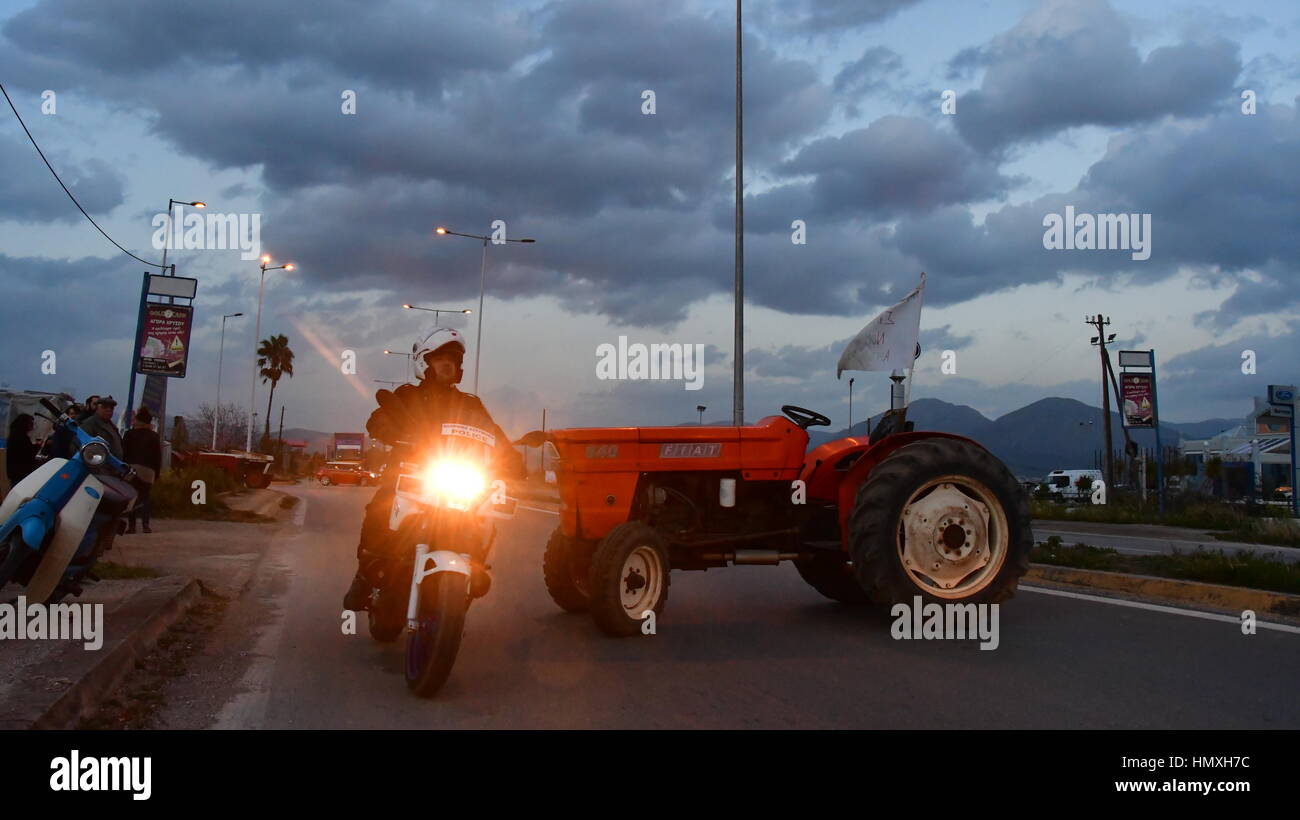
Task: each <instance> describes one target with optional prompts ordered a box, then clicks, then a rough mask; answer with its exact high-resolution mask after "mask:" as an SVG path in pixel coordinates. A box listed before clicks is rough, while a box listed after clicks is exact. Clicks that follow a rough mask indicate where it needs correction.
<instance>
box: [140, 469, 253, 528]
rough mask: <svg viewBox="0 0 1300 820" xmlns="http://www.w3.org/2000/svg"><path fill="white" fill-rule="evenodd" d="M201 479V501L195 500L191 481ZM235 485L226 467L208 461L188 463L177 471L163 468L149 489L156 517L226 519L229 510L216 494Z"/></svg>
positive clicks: (226, 490)
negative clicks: (195, 464) (199, 502)
mask: <svg viewBox="0 0 1300 820" xmlns="http://www.w3.org/2000/svg"><path fill="white" fill-rule="evenodd" d="M195 481H202V482H203V483H204V489H203V494H204V496H205V497H204V503H203V504H195V503H194V494H195V492H196V491H195V489H194V482H195ZM235 489H237V487H236V485H235V482H234V480H233V479H231V477H230V476H229V475H228V474H227V473H226V471H225V470H220V469H217V468H216V467H213V466H211V465H201V466H197V467H190V468H187V469H185V470H180V471H178V472H165V473H163V475H162V476H161V477H160V478H159V479H158V480H157V481H155V482H154V485H153V488H152V489H151V490H150V492H149V500H150V503H151V504H152V505H153V515H154V517H155V518H220V519H223V520H225V519H228V518H230V517H231V515H232V511H231V510H230V508H229V507H228V506H226V503H225V502H224V501H222V500H221V499H219V498H218V497H217V495H218V494H219V493H223V492H229V491H231V490H235Z"/></svg>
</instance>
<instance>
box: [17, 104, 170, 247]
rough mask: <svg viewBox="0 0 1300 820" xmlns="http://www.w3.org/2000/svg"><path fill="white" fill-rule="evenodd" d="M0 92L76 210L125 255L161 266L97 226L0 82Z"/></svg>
mask: <svg viewBox="0 0 1300 820" xmlns="http://www.w3.org/2000/svg"><path fill="white" fill-rule="evenodd" d="M0 93H2V94H4V95H5V102H7V103H9V108H10V109H11V110H12V111H13V112H14V116H15V117H17V118H18V124H19V125H21V126H22V127H23V133H25V134H26V135H27V139H29V140H31V143H32V147H33V148H35V149H36V153H38V154H40V155H41V160H42V161H43V162H44V163H45V167H46V168H49V169H50V173H51V174H54V180H55V182H58V183H59V187H60V188H62V189H63V193H65V194H67V195H68V199H71V200H72V204H73V205H76V206H77V210H78V211H81V215H82V216H84V217H85V218H86V219H87V220H88V221H89V222H90V224H91V225H94V226H95V230H97V231H99V232H100V233H102V234H104V238H105V239H107V240H108V241H109V242H112V243H113V244H114V245H116V246H117V249H118V250H119V251H121V252H122V253H124V254H126V255H127V256H129V257H131V258H132V259H134V260H136V261H137V262H143V263H144V264H146V265H149V266H150V267H154V268H161V267H162V265H160V264H158V263H157V262H150V261H149V260H148V259H141V258H140V257H138V256H136V255H135V254H133V253H131V252H130V251H128V250H127V249H126V248H124V247H122V246H121V245H120V244H119V243H118V241H117V240H116V239H114V238H113V237H111V236H109V235H108V233H107V232H106V231H105V230H104V229H103V228H101V227H99V223H98V222H96V221H95V220H94V219H92V218H91V216H90V214H88V213H86V209H85V208H83V207H81V203H80V202H78V201H77V198H76V197H75V196H73V195H72V191H69V190H68V186H67V185H64V184H63V180H62V179H60V178H59V172H58V171H55V170H54V166H53V165H51V164H50V161H49V160H48V159H46V158H45V152H44V151H42V150H41V146H39V145H37V144H36V138H35V137H33V136H32V132H31V131H28V130H27V123H25V122H23V118H22V115H21V114H19V113H18V109H17V108H16V107H15V106H14V101H13V100H11V99H9V92H8V91H5V87H4V85H2V84H0Z"/></svg>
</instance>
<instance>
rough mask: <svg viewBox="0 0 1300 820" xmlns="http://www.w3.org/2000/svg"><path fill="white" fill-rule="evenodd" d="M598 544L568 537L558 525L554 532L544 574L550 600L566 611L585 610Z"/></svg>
mask: <svg viewBox="0 0 1300 820" xmlns="http://www.w3.org/2000/svg"><path fill="white" fill-rule="evenodd" d="M594 548H595V545H594V544H592V543H591V542H590V541H580V540H578V539H576V538H569V537H568V536H566V535H565V534H564V531H563V530H561V529H560V528H559V527H556V528H555V532H553V533H551V539H550V540H549V541H547V542H546V552H544V553H543V554H542V578H543V579H544V580H545V581H546V591H547V592H548V593H550V595H551V600H552V601H554V602H555V603H556V605H558V606H559V607H560V609H563V610H564V611H565V612H586V611H587V606H588V605H589V603H590V601H591V592H590V587H589V586H587V580H588V575H589V574H590V572H591V558H592V552H593V550H594Z"/></svg>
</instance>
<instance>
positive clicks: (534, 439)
mask: <svg viewBox="0 0 1300 820" xmlns="http://www.w3.org/2000/svg"><path fill="white" fill-rule="evenodd" d="M545 443H546V433H543V432H542V431H541V430H534V431H532V432H531V433H525V434H524V436H523V438H520V439H519V440H518V441H516V442H515V444H522V445H523V446H525V447H541V446H542V445H543V444H545Z"/></svg>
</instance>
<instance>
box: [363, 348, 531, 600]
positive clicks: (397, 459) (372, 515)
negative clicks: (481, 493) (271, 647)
mask: <svg viewBox="0 0 1300 820" xmlns="http://www.w3.org/2000/svg"><path fill="white" fill-rule="evenodd" d="M464 358H465V342H464V340H463V338H462V336H461V334H460V333H459V332H458V331H456V330H454V329H452V328H448V327H439V328H435V329H434V330H433V331H432V332H431V333H429V335H428V336H426V337H424V339H423V340H421V341H420V342H418V343H416V344H415V345H414V346H413V347H412V354H411V361H412V364H413V365H414V367H415V377H416V379H418V380H419V382H420V383H419V385H410V384H404V385H402V386H401V387H399V388H397V390H395V391H393V392H392V393H391V394H390V396H388V397H384V398H383V400H382V401H381V406H380V407H379V408H378V409H376V410H375V411H374V412H373V413H371V414H370V420H369V421H367V422H366V431H367V432H368V433H370V435H371V436H372V437H373V438H376V439H378V440H380V441H383V442H385V443H388V444H390V445H392V446H393V448H394V449H393V451H392V453H391V454H390V456H389V464H391V465H393V467H392V468H390V469H388V470H386V471H385V472H384V475H383V477H382V478H381V479H380V484H379V489H377V490H376V491H375V495H374V497H373V498H372V499H371V501H370V503H369V504H367V505H366V516H365V519H364V521H363V522H362V524H361V540H360V543H358V544H357V574H356V577H354V578H353V579H352V586H351V587H350V588H349V589H348V592H347V595H345V596H344V599H343V608H344V609H349V610H352V611H353V612H359V611H362V610H364V609H367V608H368V607H369V605H370V600H369V598H370V591H371V589H373V588H374V586H375V583H374V579H373V578H371V577H370V576H369V575H368V573H369V572H370V571H371V570H373V569H374V568H375V567H376V565H377V564H378V563H379V559H380V558H381V557H382V556H383V553H384V549H385V545H386V542H387V541H388V537H389V535H390V531H389V528H388V519H389V514H390V512H391V509H392V504H393V498H394V496H395V495H396V487H397V477H398V474H399V473H400V472H401V471H400V469H398V468H397V466H396V465H398V464H400V463H401V461H402V460H403V458H404V455H405V454H407V453H410V454H411V457H412V458H415V457H418V455H416V454H415V453H412V448H418V446H419V444H420V442H421V441H422V440H426V439H427V438H428V437H430V436H436V435H439V434H440V431H441V429H442V424H443V423H445V422H455V423H462V424H470V425H473V426H475V427H479V428H481V429H483V430H485V431H487V432H489V433H491V434H492V435H494V436H495V437H496V440H497V445H496V448H495V453H496V455H495V461H494V463H493V465H492V468H491V469H492V473H491V477H492V478H503V479H504V478H525V477H526V476H527V471H526V470H525V468H524V461H523V457H522V456H520V454H519V453H518V452H517V451H516V450H515V449H514V448H513V447H511V446H510V438H509V437H508V436H507V435H506V434H505V432H504V431H502V429H501V428H500V427H498V426H497V424H496V422H494V421H493V420H492V416H491V415H490V414H489V413H488V411H487V408H486V407H484V406H483V402H482V401H480V400H479V398H478V396H475V395H474V394H472V393H463V392H461V391H460V390H459V389H457V388H456V385H457V384H459V383H460V380H461V378H462V376H464V371H463V370H462V368H461V364H462V363H463V361H464ZM387 392H388V391H384V390H381V391H379V393H377V394H376V398H377V399H380V398H381V397H383V394H385V393H387ZM399 442H406V444H402V443H399Z"/></svg>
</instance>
